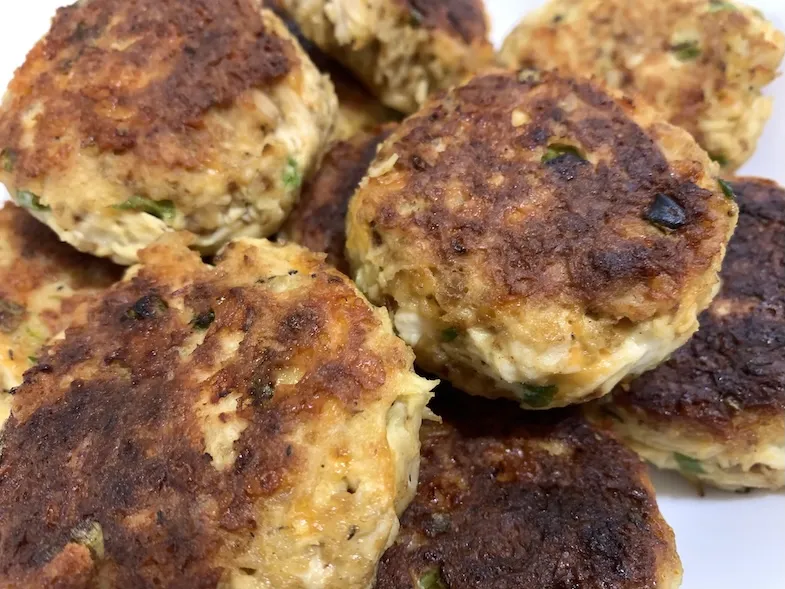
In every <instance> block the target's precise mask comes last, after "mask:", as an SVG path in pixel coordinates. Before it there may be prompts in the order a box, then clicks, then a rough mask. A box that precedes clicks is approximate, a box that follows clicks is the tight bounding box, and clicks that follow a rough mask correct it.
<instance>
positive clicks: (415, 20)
mask: <svg viewBox="0 0 785 589" xmlns="http://www.w3.org/2000/svg"><path fill="white" fill-rule="evenodd" d="M409 16H410V17H411V19H410V20H409V24H410V25H411V26H412V27H420V26H422V24H423V23H424V22H425V16H423V13H422V12H420V11H419V10H417V9H416V8H412V9H410V10H409Z"/></svg>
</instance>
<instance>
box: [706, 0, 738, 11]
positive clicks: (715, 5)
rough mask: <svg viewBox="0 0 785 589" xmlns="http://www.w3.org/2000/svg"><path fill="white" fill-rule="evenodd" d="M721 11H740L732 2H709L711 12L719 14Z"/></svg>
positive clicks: (720, 0)
mask: <svg viewBox="0 0 785 589" xmlns="http://www.w3.org/2000/svg"><path fill="white" fill-rule="evenodd" d="M721 10H738V8H736V6H735V5H734V4H733V3H731V2H726V1H725V0H709V12H719V11H721Z"/></svg>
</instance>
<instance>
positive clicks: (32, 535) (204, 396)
mask: <svg viewBox="0 0 785 589" xmlns="http://www.w3.org/2000/svg"><path fill="white" fill-rule="evenodd" d="M179 239H180V238H179V236H178V235H171V236H166V237H164V238H163V240H159V241H158V242H156V243H155V244H153V245H152V246H150V247H148V248H146V249H144V250H142V251H141V252H140V258H141V261H142V264H141V266H140V267H137V268H135V269H134V270H133V271H132V272H130V273H129V276H128V277H127V279H126V280H125V281H124V282H122V283H119V284H118V285H116V286H115V287H112V288H110V289H109V290H108V291H106V293H104V295H103V296H101V297H100V299H99V300H98V301H97V302H96V303H95V304H94V305H92V306H91V308H90V319H89V321H83V322H81V323H77V324H75V325H74V326H72V327H71V328H70V329H69V330H68V331H67V332H66V336H65V339H64V340H62V341H59V342H57V343H55V344H54V345H53V346H51V347H50V348H48V350H47V351H46V353H44V354H42V356H41V358H39V361H38V364H37V365H36V366H35V367H33V368H32V369H31V370H28V371H27V373H26V374H25V380H24V383H23V384H22V385H21V386H20V387H18V388H17V390H16V392H15V394H14V395H13V401H12V409H11V417H10V418H9V419H8V422H7V424H6V427H5V429H4V431H3V437H2V442H3V445H2V448H3V450H2V457H1V458H0V586H3V587H6V588H9V589H11V588H19V589H21V588H28V587H44V586H46V587H55V586H56V587H69V588H73V589H79V588H85V589H87V588H92V587H104V588H110V587H111V588H114V587H117V588H123V589H131V588H134V587H140V588H141V587H145V588H147V587H188V588H189V589H208V588H218V587H220V588H222V589H228V588H237V589H248V588H251V587H276V588H277V589H286V588H297V589H301V588H304V587H319V588H325V589H332V588H335V589H347V588H357V589H365V588H367V587H369V586H370V584H371V583H372V581H373V575H374V571H375V568H376V565H377V562H378V560H379V557H380V556H381V554H382V552H383V551H384V549H385V548H386V547H387V546H389V545H390V543H391V542H392V541H393V540H394V538H395V535H396V533H397V530H398V514H400V513H402V512H403V510H404V509H405V507H406V505H407V504H408V502H409V501H410V499H411V498H412V496H413V495H414V492H415V486H416V481H417V466H418V462H419V438H418V432H419V426H420V419H421V414H422V411H423V409H424V406H425V404H426V403H427V401H428V399H429V398H430V393H429V391H430V389H431V386H432V383H431V382H429V381H427V380H425V379H423V378H421V377H419V376H417V375H416V374H415V373H414V372H413V370H412V362H413V355H412V353H411V351H410V350H409V349H408V348H407V347H406V346H405V345H404V343H403V342H402V341H401V340H400V339H398V338H397V337H395V336H394V335H393V332H392V326H391V324H390V321H389V318H388V316H387V314H386V313H385V312H384V311H383V310H380V309H376V308H374V307H372V306H371V305H370V304H368V302H367V300H365V299H364V298H363V297H362V295H361V294H360V293H359V292H358V291H357V289H356V287H355V286H354V285H353V284H352V283H351V282H350V281H349V280H348V279H347V278H346V277H345V276H343V275H342V274H340V273H339V272H337V271H336V270H334V269H332V268H330V267H329V266H327V265H326V264H324V263H323V262H322V261H321V259H320V258H319V257H318V256H315V255H314V254H312V253H310V252H308V251H307V250H305V249H304V248H300V247H299V246H295V245H288V246H277V245H275V244H271V243H270V242H268V241H266V240H254V239H247V238H245V239H241V240H237V241H233V242H231V243H230V244H229V245H228V246H227V247H226V248H225V249H224V250H223V252H222V253H221V254H220V255H219V256H218V257H217V258H216V260H215V265H208V264H205V263H203V262H202V260H201V259H200V258H199V256H198V255H197V254H196V253H195V252H193V251H191V250H189V249H188V248H187V247H186V246H185V245H184V243H182V242H180V241H179Z"/></svg>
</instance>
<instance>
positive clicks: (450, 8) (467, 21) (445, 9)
mask: <svg viewBox="0 0 785 589" xmlns="http://www.w3.org/2000/svg"><path fill="white" fill-rule="evenodd" d="M395 2H398V3H399V4H401V5H402V6H403V7H404V8H405V9H407V10H408V11H409V13H410V14H411V17H412V20H413V21H414V22H415V23H417V24H420V25H422V26H425V27H427V28H429V29H435V30H440V31H444V32H446V33H448V34H449V35H452V36H457V37H460V38H461V39H463V40H464V41H465V42H466V43H469V44H471V43H473V42H474V41H485V40H486V38H487V36H488V22H487V20H486V18H485V6H484V5H483V3H482V1H481V0H442V1H440V2H436V1H434V0H395Z"/></svg>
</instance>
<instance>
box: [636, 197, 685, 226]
mask: <svg viewBox="0 0 785 589" xmlns="http://www.w3.org/2000/svg"><path fill="white" fill-rule="evenodd" d="M643 218H644V219H646V220H647V221H648V222H649V223H651V224H653V225H657V226H658V227H662V228H665V229H678V228H679V227H683V226H684V224H685V223H686V222H687V214H686V213H685V212H684V209H683V208H681V205H679V203H677V202H676V201H675V200H673V199H672V198H671V197H670V196H668V195H667V194H662V193H657V194H656V195H655V197H654V202H652V203H651V206H650V207H649V210H647V211H646V213H645V214H644V215H643Z"/></svg>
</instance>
